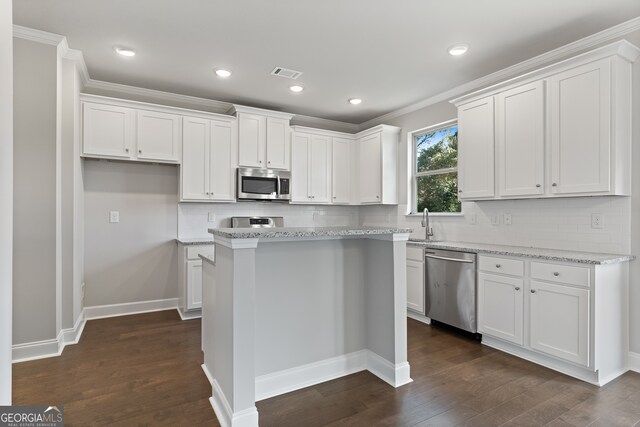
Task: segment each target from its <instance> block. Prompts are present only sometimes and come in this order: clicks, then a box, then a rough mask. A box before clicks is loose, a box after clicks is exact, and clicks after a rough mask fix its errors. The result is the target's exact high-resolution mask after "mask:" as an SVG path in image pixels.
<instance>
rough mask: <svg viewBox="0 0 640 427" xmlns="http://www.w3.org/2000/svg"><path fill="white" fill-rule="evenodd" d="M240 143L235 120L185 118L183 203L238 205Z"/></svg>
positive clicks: (182, 167) (182, 171)
mask: <svg viewBox="0 0 640 427" xmlns="http://www.w3.org/2000/svg"><path fill="white" fill-rule="evenodd" d="M236 141H237V137H236V121H235V119H234V118H232V117H229V118H222V117H221V118H219V119H212V120H209V119H203V118H199V117H184V121H183V151H182V166H181V174H180V176H181V200H183V201H214V202H233V201H235V171H236V167H237V163H238V161H237V146H236Z"/></svg>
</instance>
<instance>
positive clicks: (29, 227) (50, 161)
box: [13, 38, 58, 344]
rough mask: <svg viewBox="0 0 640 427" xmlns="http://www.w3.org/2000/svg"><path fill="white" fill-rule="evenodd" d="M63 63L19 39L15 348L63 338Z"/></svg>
mask: <svg viewBox="0 0 640 427" xmlns="http://www.w3.org/2000/svg"><path fill="white" fill-rule="evenodd" d="M57 61H58V54H57V48H56V47H55V46H52V45H46V44H40V43H36V42H32V41H28V40H23V39H18V38H15V39H14V86H13V89H14V163H13V167H14V200H13V203H14V227H13V233H14V234H13V235H14V242H13V243H14V244H13V250H14V252H13V273H14V286H13V343H14V344H22V343H27V342H34V341H41V340H49V339H55V338H56V335H57V330H56V327H57V319H58V316H57V304H56V301H57V298H58V296H57V288H56V286H57V283H56V280H57V276H58V272H57V269H56V267H57V255H56V253H57V250H56V249H57V246H56V245H57V243H56V234H57V233H56V231H57V229H56V213H57V202H56V199H57V192H56V185H57V180H56V175H57V169H56V167H57V165H56V162H57V152H56V150H57V99H58V81H57V80H58V79H57V71H56V70H57Z"/></svg>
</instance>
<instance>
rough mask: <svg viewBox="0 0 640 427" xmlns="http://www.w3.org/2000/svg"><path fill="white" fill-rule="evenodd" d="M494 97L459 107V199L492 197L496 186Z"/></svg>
mask: <svg viewBox="0 0 640 427" xmlns="http://www.w3.org/2000/svg"><path fill="white" fill-rule="evenodd" d="M493 126H494V111H493V97H487V98H483V99H480V100H477V101H474V102H470V103H468V104H464V105H461V106H460V107H458V129H459V131H458V132H459V133H458V138H459V144H458V189H459V190H458V191H459V198H460V200H474V199H489V198H493V196H494V195H495V188H494V128H493Z"/></svg>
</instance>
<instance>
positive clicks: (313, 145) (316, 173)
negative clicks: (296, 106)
mask: <svg viewBox="0 0 640 427" xmlns="http://www.w3.org/2000/svg"><path fill="white" fill-rule="evenodd" d="M309 144H310V145H309V163H308V164H309V168H308V170H307V173H308V174H309V186H310V190H311V191H310V193H311V201H312V202H313V203H329V202H330V201H331V137H329V136H322V135H312V136H311V141H310V143H309Z"/></svg>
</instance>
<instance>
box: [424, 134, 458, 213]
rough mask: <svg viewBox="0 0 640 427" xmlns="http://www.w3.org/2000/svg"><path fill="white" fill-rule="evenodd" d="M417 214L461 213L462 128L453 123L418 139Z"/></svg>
mask: <svg viewBox="0 0 640 427" xmlns="http://www.w3.org/2000/svg"><path fill="white" fill-rule="evenodd" d="M414 143H415V156H414V159H415V160H416V163H415V169H414V189H415V204H414V206H416V208H417V212H421V211H423V210H424V208H427V209H429V212H460V211H461V205H460V202H459V201H458V124H457V123H449V124H447V125H446V126H444V127H438V128H434V129H433V130H429V131H427V132H425V133H422V134H419V135H417V136H415V138H414Z"/></svg>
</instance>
